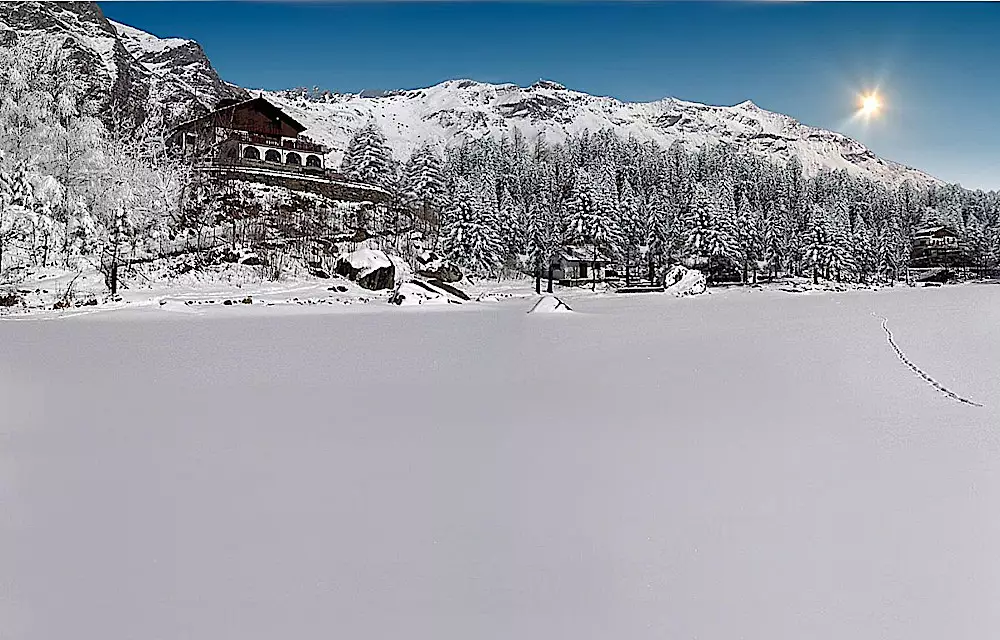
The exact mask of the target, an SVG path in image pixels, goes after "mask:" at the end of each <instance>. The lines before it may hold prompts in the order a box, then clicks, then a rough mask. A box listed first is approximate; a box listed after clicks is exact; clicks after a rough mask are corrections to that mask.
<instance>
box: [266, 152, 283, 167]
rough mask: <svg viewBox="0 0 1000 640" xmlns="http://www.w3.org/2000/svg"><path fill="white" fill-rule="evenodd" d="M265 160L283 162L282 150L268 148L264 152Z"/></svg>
mask: <svg viewBox="0 0 1000 640" xmlns="http://www.w3.org/2000/svg"><path fill="white" fill-rule="evenodd" d="M264 160H266V161H267V162H277V163H278V164H281V152H280V151H277V150H275V149H268V150H267V151H265V152H264Z"/></svg>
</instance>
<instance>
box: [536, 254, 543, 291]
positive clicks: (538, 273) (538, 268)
mask: <svg viewBox="0 0 1000 640" xmlns="http://www.w3.org/2000/svg"><path fill="white" fill-rule="evenodd" d="M541 292H542V260H541V258H537V259H536V260H535V293H541Z"/></svg>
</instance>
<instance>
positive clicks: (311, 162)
mask: <svg viewBox="0 0 1000 640" xmlns="http://www.w3.org/2000/svg"><path fill="white" fill-rule="evenodd" d="M306 166H307V167H316V168H319V167H322V166H323V163H322V162H320V161H319V156H314V155H308V156H306Z"/></svg>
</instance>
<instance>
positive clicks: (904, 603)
mask: <svg viewBox="0 0 1000 640" xmlns="http://www.w3.org/2000/svg"><path fill="white" fill-rule="evenodd" d="M570 302H571V306H572V307H573V309H574V313H560V314H531V315H529V314H527V313H525V312H526V311H527V310H528V309H529V308H530V307H531V305H532V303H533V301H531V300H528V299H506V300H500V301H498V302H495V303H488V304H480V305H462V306H457V305H444V306H441V307H434V308H423V307H420V308H412V307H411V308H394V307H390V306H389V305H386V304H379V305H375V304H372V305H353V306H350V307H343V308H342V309H340V310H338V312H336V313H334V312H332V309H333V307H332V306H331V307H329V309H327V310H320V309H318V308H300V309H299V310H288V309H282V310H280V312H273V313H267V312H266V308H260V307H259V306H258V305H252V306H248V307H247V308H238V307H236V306H234V307H227V308H225V309H218V312H217V313H212V314H203V315H198V314H195V313H186V314H185V313H170V312H168V311H165V310H163V309H160V308H158V307H157V306H149V307H143V308H139V309H129V310H122V311H108V312H101V313H94V314H92V315H82V316H76V317H70V318H63V319H53V320H47V319H30V318H29V319H23V318H22V319H17V320H12V319H8V320H6V321H0V344H2V349H0V424H2V427H0V637H2V638H4V640H8V639H10V640H64V639H66V638H80V639H90V638H101V639H103V640H126V639H136V638H143V639H149V640H152V639H164V640H167V639H170V640H173V639H180V638H185V639H191V640H220V639H222V638H240V639H242V640H255V639H258V638H259V639H261V640H264V639H266V640H274V639H275V638H296V639H306V638H321V637H322V638H359V639H360V638H378V639H383V638H385V639H389V638H393V639H396V638H400V639H401V638H413V639H417V638H419V639H427V640H431V639H434V640H441V639H471V638H475V639H477V640H486V639H498V640H499V639H501V638H502V639H506V638H538V639H555V638H566V639H570V638H572V639H574V640H584V639H591V638H593V639H602V640H604V639H610V638H629V639H631V638H657V639H663V638H677V639H680V638H684V639H690V638H699V639H735V638H743V639H753V640H757V639H759V640H783V639H788V640H801V639H803V638H809V639H830V640H834V639H836V640H843V639H846V638H850V639H852V640H859V639H880V640H883V639H889V638H893V639H895V638H898V639H906V640H919V639H925V638H926V639H933V640H940V639H941V638H949V639H960V638H968V639H976V640H981V639H982V638H987V637H992V636H995V634H996V630H997V629H1000V607H997V604H996V603H997V602H998V601H1000V553H997V546H996V545H997V543H996V541H997V540H1000V510H998V509H997V505H1000V420H998V418H1000V411H998V409H1000V385H998V383H997V381H998V379H1000V358H998V357H997V356H998V354H1000V332H998V331H997V327H998V326H1000V286H987V285H980V286H974V285H969V286H954V287H942V288H939V289H902V288H899V289H895V290H884V291H880V292H870V291H855V292H847V293H836V294H830V293H802V294H790V293H783V292H776V291H775V292H744V291H738V290H733V291H726V292H714V293H713V294H711V295H707V296H700V297H695V298H690V299H676V298H671V297H667V296H654V295H634V296H619V297H611V296H606V297H594V298H589V297H585V296H580V297H578V298H574V299H572V300H571V301H570ZM167 306H168V307H169V306H170V305H167ZM183 306H184V305H181V307H183ZM272 310H273V309H272ZM873 312H874V313H875V314H876V315H879V316H885V317H886V318H888V325H887V326H888V327H889V328H890V329H891V331H892V333H893V335H894V338H895V340H896V342H897V344H898V345H899V347H900V348H901V349H902V350H903V351H904V352H905V354H906V356H907V358H908V359H910V360H911V361H912V362H913V363H914V364H915V365H917V366H918V367H920V368H921V369H923V370H924V371H926V372H927V373H928V374H930V375H931V376H933V377H934V378H935V379H936V380H937V381H938V382H939V383H940V384H941V385H943V386H945V387H947V388H948V389H951V390H952V391H954V392H955V393H958V394H960V395H962V396H965V397H968V398H971V399H973V400H975V401H978V402H980V403H982V404H983V405H985V406H984V407H982V408H978V407H973V406H969V405H966V404H962V403H959V402H956V401H955V400H953V399H950V398H948V397H946V396H944V395H942V394H941V393H940V392H939V391H937V390H936V389H935V388H933V387H932V386H931V385H929V384H928V383H927V382H925V381H924V380H922V379H921V378H919V377H918V376H917V375H915V374H914V373H913V371H911V370H910V369H908V368H907V367H906V366H905V365H904V364H903V363H902V362H901V361H900V359H899V358H898V357H897V355H896V353H895V352H894V351H893V350H892V348H891V347H890V345H889V344H888V343H887V340H886V334H885V333H884V332H883V330H882V327H881V320H880V319H878V318H876V317H873V315H872V313H873Z"/></svg>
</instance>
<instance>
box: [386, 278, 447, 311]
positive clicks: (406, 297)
mask: <svg viewBox="0 0 1000 640" xmlns="http://www.w3.org/2000/svg"><path fill="white" fill-rule="evenodd" d="M390 301H391V302H392V303H393V304H397V305H400V306H413V305H419V304H448V296H446V295H444V294H442V293H437V292H435V291H429V290H428V289H425V288H423V287H421V286H419V285H416V284H414V283H412V282H401V283H400V284H399V285H398V286H397V287H396V290H395V291H394V292H393V294H392V298H390Z"/></svg>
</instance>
